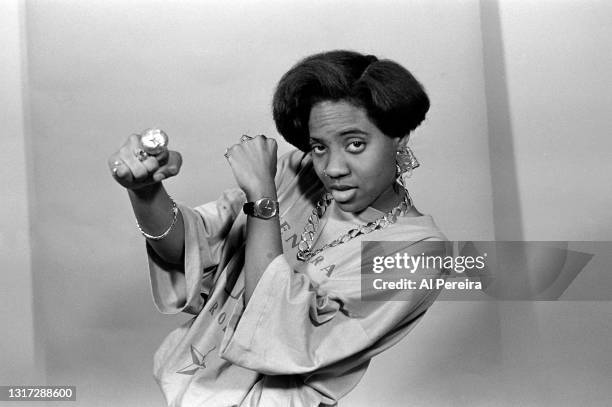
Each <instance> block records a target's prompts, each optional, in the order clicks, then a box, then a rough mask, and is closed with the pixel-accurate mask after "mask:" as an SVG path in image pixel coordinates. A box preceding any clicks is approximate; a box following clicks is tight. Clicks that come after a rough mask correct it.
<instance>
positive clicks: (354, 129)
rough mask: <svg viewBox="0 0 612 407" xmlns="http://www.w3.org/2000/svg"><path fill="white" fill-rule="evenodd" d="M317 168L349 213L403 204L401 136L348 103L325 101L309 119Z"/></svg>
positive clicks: (328, 187) (321, 177)
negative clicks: (398, 184)
mask: <svg viewBox="0 0 612 407" xmlns="http://www.w3.org/2000/svg"><path fill="white" fill-rule="evenodd" d="M308 129H309V132H310V145H311V155H312V160H313V164H314V168H315V171H316V173H317V175H318V176H319V178H320V179H321V181H323V184H324V185H325V188H326V189H327V190H328V191H330V192H331V193H332V195H333V196H334V200H335V201H336V203H337V204H338V206H339V207H340V209H342V210H343V211H345V212H361V211H362V210H364V209H365V208H367V207H368V206H372V207H373V208H376V209H378V210H381V211H383V212H386V211H388V210H390V209H391V208H393V207H394V206H396V205H397V204H398V203H399V200H400V198H399V195H398V194H397V193H396V192H395V191H394V189H393V183H394V182H395V155H396V151H397V148H398V145H399V143H400V141H401V140H400V139H399V138H391V137H388V136H386V135H385V134H383V133H382V132H381V131H380V130H379V129H378V127H376V125H375V124H374V123H372V122H371V121H370V119H369V118H368V115H367V113H366V111H365V110H364V109H363V108H360V107H357V106H355V105H353V104H351V103H350V102H347V101H323V102H319V103H317V104H315V105H314V106H313V107H312V110H311V111H310V120H309V122H308Z"/></svg>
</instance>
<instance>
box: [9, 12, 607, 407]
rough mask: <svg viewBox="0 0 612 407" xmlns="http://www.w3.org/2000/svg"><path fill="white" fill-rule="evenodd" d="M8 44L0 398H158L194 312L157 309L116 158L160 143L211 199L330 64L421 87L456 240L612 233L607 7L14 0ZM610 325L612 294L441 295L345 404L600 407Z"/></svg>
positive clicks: (432, 192) (418, 191)
mask: <svg viewBox="0 0 612 407" xmlns="http://www.w3.org/2000/svg"><path fill="white" fill-rule="evenodd" d="M0 30H1V35H0V47H1V49H2V50H3V51H2V53H1V54H0V58H1V60H0V106H1V108H2V114H1V115H0V122H1V124H2V126H3V128H4V129H5V130H4V132H3V135H2V140H3V145H5V146H6V148H4V149H2V151H1V152H0V157H1V158H2V161H3V163H4V164H3V166H4V170H3V172H2V173H3V175H4V176H3V189H4V190H5V191H6V192H4V193H3V199H2V201H1V203H0V205H1V208H2V214H3V216H2V229H1V242H0V243H1V249H2V266H1V267H2V276H3V284H2V286H1V288H0V293H1V295H2V296H1V297H0V301H1V305H2V307H1V308H2V311H1V313H0V316H1V318H2V320H1V323H2V327H3V328H4V329H3V334H2V335H1V336H0V349H1V350H0V352H1V358H2V359H1V360H0V384H62V385H76V386H77V397H78V401H77V402H76V403H70V405H78V406H106V405H113V406H134V405H146V406H162V405H163V398H162V395H161V392H160V391H159V390H158V388H157V385H156V384H155V382H154V380H153V377H152V356H153V352H154V351H155V349H156V348H157V346H158V345H159V344H160V343H161V341H162V340H163V338H164V337H165V336H166V335H167V333H168V332H170V330H172V329H173V328H174V327H176V326H178V325H179V324H181V323H182V322H183V321H185V320H187V318H188V316H187V315H178V316H163V315H161V314H158V313H157V312H156V310H155V308H154V305H153V302H152V299H151V295H150V290H149V285H148V284H149V281H148V272H147V267H146V257H145V251H144V241H143V238H142V237H141V236H140V234H139V233H138V231H137V229H136V226H135V221H134V217H133V214H132V213H131V208H130V205H129V201H128V198H127V194H126V192H125V191H124V190H122V189H121V188H120V187H119V186H118V185H117V184H116V183H115V182H114V181H113V180H112V178H111V176H110V173H109V170H108V168H107V165H106V159H107V157H108V156H109V155H110V154H111V153H112V152H114V151H115V150H116V149H117V148H118V147H119V146H120V144H121V143H122V142H123V140H124V139H125V138H126V137H127V136H128V135H129V134H130V133H132V132H137V131H140V130H142V129H144V128H147V127H153V126H157V127H160V128H162V129H164V130H166V131H167V133H168V134H169V135H170V143H171V144H170V147H171V148H172V149H176V150H179V151H181V153H182V154H183V158H184V166H183V168H182V171H181V174H180V175H179V176H178V177H177V178H173V179H171V180H169V181H167V182H166V186H167V189H168V190H169V191H170V193H171V194H172V195H173V196H174V197H175V198H176V199H177V200H179V201H182V202H185V203H187V204H190V205H198V204H200V203H203V202H207V201H210V200H213V199H216V198H217V197H218V196H219V194H220V193H221V191H222V190H223V189H225V188H228V187H231V186H233V185H234V183H233V179H232V175H231V171H230V169H229V167H228V166H227V163H226V162H225V159H224V157H223V152H224V150H225V148H226V147H227V146H229V145H231V144H233V143H235V142H237V140H238V138H239V136H240V135H241V134H243V133H249V134H259V133H263V134H266V135H268V136H272V137H278V136H277V133H276V130H275V127H274V123H273V121H272V118H271V109H270V101H271V97H272V92H273V90H274V86H275V85H276V82H277V81H278V79H279V78H280V76H281V75H282V74H283V73H284V72H285V71H286V70H287V69H289V67H290V66H292V65H293V64H294V63H295V62H297V61H298V60H299V59H300V58H302V57H304V56H306V55H309V54H312V53H315V52H320V51H322V50H330V49H338V48H348V49H354V50H358V51H361V52H366V53H372V54H375V55H377V56H379V57H388V58H390V59H393V60H396V61H397V62H399V63H401V64H402V65H404V66H405V67H407V68H408V69H410V70H411V71H412V72H413V74H414V75H415V76H416V77H417V78H418V79H419V80H420V81H421V82H422V83H423V84H424V86H425V88H426V90H427V92H428V94H429V96H430V99H431V101H432V108H431V110H430V112H429V114H428V118H427V120H426V122H425V123H424V124H423V125H422V126H421V127H420V128H419V129H417V131H416V132H415V133H414V134H413V136H412V139H411V143H412V144H411V145H412V147H413V149H414V151H415V153H416V155H417V157H418V158H419V160H420V161H421V164H422V165H421V167H420V168H418V169H417V170H416V171H415V173H414V175H413V177H412V179H411V184H410V191H411V195H412V196H413V198H414V200H415V203H416V205H417V207H418V208H419V209H420V210H421V211H422V212H425V213H429V214H432V215H433V216H434V218H435V219H436V221H437V223H438V225H439V226H440V228H441V229H442V230H443V231H444V232H445V233H446V234H447V236H448V237H449V238H450V239H454V240H458V239H466V240H493V239H496V238H497V239H509V240H512V239H514V240H576V241H581V240H586V241H590V240H595V241H609V240H612V238H611V237H612V228H611V227H610V226H611V225H612V214H611V212H610V210H609V203H610V202H611V200H612V199H611V198H612V189H611V188H610V182H609V174H610V173H611V172H612V164H611V162H612V161H611V160H610V158H611V151H612V141H611V139H610V137H609V129H610V128H612V126H611V125H612V118H611V117H612V116H611V115H610V114H609V112H610V111H612V92H611V91H612V86H611V84H612V83H611V82H612V81H611V80H610V76H609V72H610V71H611V70H612V47H611V46H610V38H612V3H610V2H607V1H604V0H601V1H596V0H583V1H579V0H575V1H570V0H567V1H540V2H531V1H526V0H525V1H518V0H515V1H511V0H499V1H496V0H491V1H487V0H483V1H480V2H479V1H475V0H466V1H451V0H444V1H442V0H434V1H425V0H422V1H390V0H389V1H382V0H379V1H348V0H347V1H312V0H310V1H271V0H267V1H253V2H250V1H242V2H240V1H235V2H221V1H218V2H213V1H181V2H178V1H135V0H129V1H117V0H115V1H87V2H83V1H76V0H73V1H68V0H57V1H41V0H32V1H27V2H24V1H21V0H2V1H0ZM277 140H278V141H279V142H280V139H279V138H277ZM289 148H290V147H289V146H288V145H287V144H284V143H281V146H280V148H279V151H280V152H284V151H288V150H289ZM598 256H599V257H596V258H597V259H598V262H597V264H598V267H600V271H601V268H604V271H610V270H609V268H610V267H609V264H610V262H609V261H602V259H610V253H599V254H598ZM606 256H607V257H606ZM586 272H588V270H586V271H585V272H583V274H584V273H586ZM577 283H578V282H577ZM562 299H563V297H562ZM611 317H612V306H611V305H610V303H609V302H606V301H569V300H565V301H556V302H505V303H496V302H438V303H436V304H435V305H434V306H433V307H432V308H431V309H430V311H429V313H428V316H427V317H426V318H425V319H424V320H423V321H422V322H421V324H420V325H419V326H417V328H416V329H415V330H414V331H413V332H412V333H410V334H409V336H408V337H406V338H405V339H404V340H403V341H402V342H401V343H400V344H399V345H397V346H396V347H394V348H392V349H391V350H389V351H387V352H386V353H384V354H382V355H380V356H379V357H377V358H375V359H374V360H373V362H372V365H371V368H370V369H369V371H368V372H367V373H366V376H365V378H364V380H363V381H362V382H361V384H360V385H359V386H358V387H357V388H356V390H355V391H353V392H352V393H351V394H350V395H349V396H348V397H347V398H346V399H345V400H343V402H341V403H340V405H341V406H342V405H347V406H357V407H359V406H378V405H380V406H404V405H415V406H432V405H434V406H464V405H470V406H492V405H494V406H506V405H508V406H510V405H525V406H536V405H558V406H573V405H579V404H581V405H605V404H606V403H607V402H608V400H609V398H610V397H611V396H612V394H611V391H610V388H609V384H608V380H609V377H610V375H611V373H612V361H611V359H610V356H609V355H610V354H611V352H612V344H611V342H610V341H609V338H610V336H611V334H612V329H611V328H610V323H609V321H610V320H611ZM37 405H44V403H39V404H37ZM53 405H57V404H53Z"/></svg>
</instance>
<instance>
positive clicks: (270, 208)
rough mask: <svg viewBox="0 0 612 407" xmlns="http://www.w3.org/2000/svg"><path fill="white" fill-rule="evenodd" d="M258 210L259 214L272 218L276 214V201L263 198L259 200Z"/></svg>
mask: <svg viewBox="0 0 612 407" xmlns="http://www.w3.org/2000/svg"><path fill="white" fill-rule="evenodd" d="M256 210H257V213H258V215H259V216H261V217H263V218H271V217H272V216H274V215H276V202H275V201H273V200H272V199H270V198H262V199H260V200H259V201H257V203H256Z"/></svg>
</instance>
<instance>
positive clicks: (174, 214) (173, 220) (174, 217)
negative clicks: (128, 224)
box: [136, 197, 178, 240]
mask: <svg viewBox="0 0 612 407" xmlns="http://www.w3.org/2000/svg"><path fill="white" fill-rule="evenodd" d="M170 200H171V201H172V216H173V218H172V223H171V224H170V226H168V229H166V231H165V232H164V233H162V234H161V235H159V236H153V235H150V234H148V233H147V232H145V231H144V230H142V228H141V227H140V224H139V223H138V221H136V226H138V230H140V233H142V235H143V236H144V237H146V238H147V239H150V240H162V239H163V238H164V237H166V236H168V235H169V234H170V232H171V231H172V228H174V225H176V220H177V219H178V207H177V206H176V202H174V199H172V197H170Z"/></svg>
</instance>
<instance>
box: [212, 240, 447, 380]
mask: <svg viewBox="0 0 612 407" xmlns="http://www.w3.org/2000/svg"><path fill="white" fill-rule="evenodd" d="M422 252H423V250H422V248H420V247H419V248H415V249H414V253H422ZM355 255H356V256H357V258H359V255H358V254H356V253H353V257H354V256H355ZM360 264H361V263H360V261H359V260H357V262H356V263H353V267H355V268H354V269H353V270H344V271H343V272H342V273H339V274H340V276H339V277H338V278H340V279H341V280H342V281H341V283H342V284H345V285H346V287H347V290H346V291H347V292H348V294H346V295H345V296H337V295H334V296H331V295H329V294H326V293H324V292H321V290H320V289H318V288H316V287H315V286H314V284H313V283H312V282H311V281H310V280H309V277H308V276H307V275H305V274H304V273H299V272H295V271H294V270H292V268H291V266H290V265H289V263H288V262H287V260H286V259H285V257H284V256H283V255H280V256H278V257H276V258H275V259H274V260H273V261H272V262H271V263H270V265H269V266H268V267H267V269H266V270H265V272H264V274H263V276H262V277H261V279H260V281H259V283H258V285H257V287H256V288H255V290H254V293H253V295H252V296H251V299H250V300H249V302H248V304H247V306H246V307H244V305H243V302H241V301H239V302H238V303H237V305H236V308H235V309H234V311H233V313H232V315H231V318H230V320H229V325H228V327H227V329H226V332H225V335H224V338H223V341H222V343H221V357H223V358H224V359H226V360H228V361H230V362H232V363H235V364H237V365H240V366H243V367H245V368H248V369H251V370H255V371H258V372H260V373H263V374H266V375H278V374H305V373H310V372H314V371H317V370H319V369H322V368H325V367H328V366H330V365H333V364H335V363H338V362H340V361H343V360H344V361H346V362H348V359H350V358H351V357H354V356H355V355H358V354H361V355H364V354H367V355H368V357H372V356H374V355H375V354H376V353H377V352H376V349H380V350H381V351H382V349H385V348H386V347H388V346H391V345H389V344H388V343H387V342H388V340H391V339H392V340H393V343H395V342H397V341H399V339H401V337H403V336H404V335H405V334H407V333H408V331H409V330H410V329H411V328H412V327H413V326H414V324H415V323H416V321H418V320H419V319H420V317H421V316H422V315H423V313H424V312H425V311H426V310H427V308H428V307H429V306H430V305H431V304H432V303H433V301H434V299H435V297H436V296H437V294H438V290H415V291H414V292H412V293H408V294H406V293H404V294H406V295H405V296H404V297H403V298H402V300H400V301H392V300H383V298H377V296H379V295H380V294H379V293H373V292H372V291H371V290H365V291H363V292H361V290H360V284H361V272H360V271H361V269H360ZM442 273H443V271H442V270H438V269H434V270H428V274H429V275H430V276H436V275H441V274H442ZM363 296H365V298H364V297H363ZM368 296H371V298H367V297H368ZM347 303H350V306H347ZM349 308H350V309H349ZM386 339H388V340H387V341H386ZM387 345H388V346H387Z"/></svg>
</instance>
